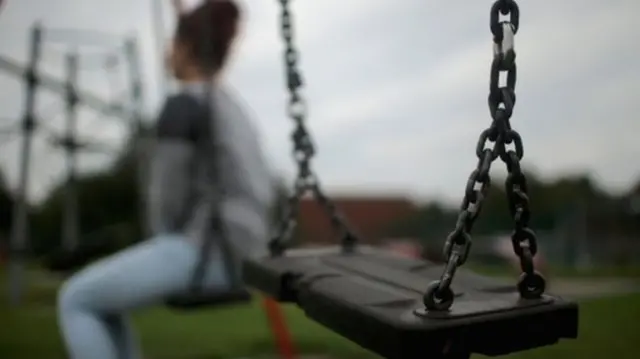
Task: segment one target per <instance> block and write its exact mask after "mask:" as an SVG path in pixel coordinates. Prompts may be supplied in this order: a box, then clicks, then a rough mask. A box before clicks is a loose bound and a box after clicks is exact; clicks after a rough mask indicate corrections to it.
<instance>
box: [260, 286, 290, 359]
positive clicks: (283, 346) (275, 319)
mask: <svg viewBox="0 0 640 359" xmlns="http://www.w3.org/2000/svg"><path fill="white" fill-rule="evenodd" d="M262 305H263V306H264V310H265V312H266V314H267V319H268V320H269V326H270V327H271V333H272V334H273V337H274V340H275V342H276V347H277V349H278V353H279V354H280V358H282V359H296V358H297V354H296V351H295V348H294V346H293V340H292V338H291V333H289V328H288V327H287V322H286V320H285V317H284V313H283V312H282V308H280V304H278V302H276V301H275V300H273V299H272V298H269V297H264V299H263V300H262Z"/></svg>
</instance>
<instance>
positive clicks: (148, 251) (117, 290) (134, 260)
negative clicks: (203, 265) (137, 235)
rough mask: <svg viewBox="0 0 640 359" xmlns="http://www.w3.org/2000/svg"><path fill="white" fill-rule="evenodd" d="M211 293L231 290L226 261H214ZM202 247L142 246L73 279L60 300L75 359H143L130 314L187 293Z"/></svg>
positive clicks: (155, 242)
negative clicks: (216, 290) (216, 289)
mask: <svg viewBox="0 0 640 359" xmlns="http://www.w3.org/2000/svg"><path fill="white" fill-rule="evenodd" d="M212 257H214V258H212V260H211V264H210V267H209V270H208V274H207V276H206V279H205V285H206V286H207V288H216V287H217V288H220V289H224V288H226V287H227V286H228V282H227V278H226V275H225V270H224V265H223V262H222V261H221V260H220V258H219V257H216V256H212ZM198 258H199V247H198V246H196V245H194V244H192V243H189V242H187V241H186V240H185V239H184V238H183V237H181V236H177V235H167V236H160V237H157V238H154V239H151V240H148V241H145V242H141V243H139V244H137V245H135V246H133V247H131V248H127V249H125V250H123V251H121V252H119V253H116V254H114V255H112V256H110V257H108V258H105V259H102V260H100V261H98V262H96V263H94V264H92V265H90V266H88V267H87V268H85V269H83V270H82V271H80V272H78V273H77V274H75V275H74V276H73V277H71V278H70V279H69V280H68V281H67V282H66V283H64V285H63V286H62V288H61V290H60V293H59V297H58V316H59V323H60V328H61V331H62V336H63V338H64V341H65V344H66V347H67V351H68V354H69V357H70V358H71V359H140V358H141V353H140V349H139V347H138V345H137V340H136V338H135V336H134V333H133V330H132V328H131V323H130V321H129V318H128V317H127V314H128V313H129V312H130V311H131V310H134V309H137V308H141V307H145V306H149V305H153V304H159V303H161V302H162V301H163V300H164V299H165V298H166V297H168V296H170V295H172V294H176V293H181V292H183V291H185V290H186V289H187V287H188V285H189V283H190V279H191V276H192V274H193V271H194V267H195V265H196V263H197V261H198Z"/></svg>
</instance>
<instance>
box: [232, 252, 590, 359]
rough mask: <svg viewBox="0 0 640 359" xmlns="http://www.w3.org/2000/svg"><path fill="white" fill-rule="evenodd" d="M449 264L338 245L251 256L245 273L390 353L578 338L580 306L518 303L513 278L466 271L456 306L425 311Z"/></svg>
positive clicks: (496, 350)
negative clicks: (429, 291) (430, 288)
mask: <svg viewBox="0 0 640 359" xmlns="http://www.w3.org/2000/svg"><path fill="white" fill-rule="evenodd" d="M442 270H443V267H442V266H441V265H437V264H434V263H431V262H426V261H422V260H413V259H407V258H402V257H399V256H396V255H394V254H391V253H388V252H383V251H380V250H375V249H373V248H370V247H363V246H358V247H356V250H355V251H354V252H353V253H343V252H342V251H341V249H340V247H335V248H324V249H321V250H291V251H287V252H285V254H284V255H283V256H280V257H267V258H261V259H255V260H250V261H247V262H246V263H245V265H244V269H243V275H244V281H245V282H246V284H247V285H249V286H251V287H254V288H256V289H258V290H260V291H262V292H265V293H266V294H268V295H271V296H273V297H274V298H276V299H277V300H279V301H282V302H294V303H296V304H297V305H298V306H299V307H300V308H301V309H302V310H304V312H305V313H306V314H307V316H309V317H310V318H311V319H313V320H315V321H317V322H319V323H321V324H323V325H325V326H326V327H328V328H329V329H331V330H333V331H334V332H336V333H338V334H340V335H342V336H344V337H346V338H348V339H350V340H352V341H354V342H356V343H357V344H359V345H360V346H362V347H364V348H367V349H369V350H371V351H373V352H375V353H377V354H379V355H382V356H384V357H386V358H403V359H409V358H425V357H427V356H428V355H431V356H432V357H436V358H438V357H447V356H446V355H443V354H444V353H446V352H447V351H448V348H450V349H451V348H464V351H465V352H467V353H468V354H469V353H479V354H484V355H490V356H494V355H502V354H508V353H511V352H516V351H520V350H526V349H531V348H536V347H540V346H544V345H550V344H554V343H556V342H558V341H559V339H562V338H576V337H577V323H578V307H577V305H576V304H575V303H571V302H568V301H565V300H563V299H561V298H559V297H555V296H550V295H543V297H542V298H540V299H535V300H524V299H520V297H519V294H518V292H517V289H516V287H515V285H513V284H512V283H506V282H503V281H501V280H498V279H495V278H490V277H485V276H482V275H478V274H476V273H473V272H471V271H467V270H464V269H460V270H459V271H458V272H457V274H456V277H455V280H454V281H453V284H452V289H453V292H454V295H455V301H454V303H453V306H452V307H451V308H450V310H449V311H445V312H426V311H425V310H424V309H423V308H424V305H423V304H422V303H423V299H422V297H423V294H424V291H425V289H426V286H427V285H428V284H429V283H430V282H431V281H433V280H437V279H439V278H440V275H441V274H442ZM449 357H452V356H451V355H450V356H449ZM463 357H464V355H463Z"/></svg>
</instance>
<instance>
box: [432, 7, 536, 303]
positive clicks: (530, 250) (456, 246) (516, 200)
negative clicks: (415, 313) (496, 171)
mask: <svg viewBox="0 0 640 359" xmlns="http://www.w3.org/2000/svg"><path fill="white" fill-rule="evenodd" d="M500 15H503V16H509V19H508V20H505V21H500ZM519 26H520V10H519V8H518V4H517V3H516V1H515V0H496V1H495V2H494V3H493V5H492V7H491V12H490V28H491V33H492V34H493V43H494V44H493V55H494V56H493V61H492V63H491V72H490V83H489V98H488V104H489V111H490V113H491V117H492V119H493V120H492V123H491V126H490V127H489V128H487V129H486V130H484V131H483V132H482V133H481V134H480V139H479V141H478V143H477V146H476V156H477V157H478V165H477V167H476V169H475V170H474V171H473V172H472V173H471V175H470V176H469V180H468V181H467V186H466V189H465V194H464V197H463V200H462V205H461V208H460V214H459V216H458V220H457V222H456V226H455V229H454V230H453V231H452V232H451V233H450V234H449V236H448V237H447V239H446V241H445V244H444V256H445V258H447V265H446V266H445V269H444V272H443V274H442V276H441V278H440V280H438V281H435V282H433V283H431V284H430V285H429V286H428V288H427V291H426V293H425V295H424V298H423V301H424V304H425V306H426V308H427V310H440V311H442V310H448V309H449V308H450V307H451V305H452V304H453V300H454V295H453V291H452V290H451V288H450V286H451V283H452V281H453V278H454V276H455V272H456V270H457V268H458V267H460V266H462V265H463V264H464V263H465V262H466V260H467V258H468V256H469V252H470V249H471V235H470V232H471V230H472V228H473V224H474V223H475V220H476V219H477V218H478V216H479V214H480V210H481V208H482V204H483V202H484V200H485V199H486V197H487V195H488V192H489V189H490V187H491V178H490V176H489V172H490V170H491V165H492V163H493V162H494V161H495V160H496V159H498V158H500V159H501V160H502V161H503V162H504V163H505V164H506V166H507V172H508V176H507V180H506V183H505V187H506V193H507V201H508V204H509V212H510V214H511V217H512V219H513V221H514V227H515V230H514V232H513V234H512V236H511V242H512V244H513V250H514V252H515V254H516V255H517V256H518V257H519V259H520V266H521V268H522V271H523V273H522V275H521V276H520V280H519V282H518V286H517V287H518V291H519V292H520V296H521V297H523V298H527V299H532V298H539V297H540V296H541V295H542V293H544V289H545V280H544V278H543V277H542V276H541V275H540V274H539V273H538V272H536V271H535V269H534V265H533V256H535V254H536V252H537V239H536V235H535V233H534V232H533V231H532V230H531V229H530V228H529V227H528V226H529V219H530V217H531V211H530V209H529V197H528V195H527V182H526V177H525V175H524V174H523V173H522V170H521V168H520V160H521V159H522V157H523V155H524V148H523V145H522V139H521V137H520V134H518V132H516V131H515V130H513V129H511V123H510V118H511V115H512V114H513V108H514V105H515V102H516V96H515V86H516V62H515V59H516V54H515V49H514V37H515V34H516V32H517V31H518V28H519ZM501 72H506V84H505V86H500V84H499V81H500V73H501ZM508 145H513V148H507V147H508Z"/></svg>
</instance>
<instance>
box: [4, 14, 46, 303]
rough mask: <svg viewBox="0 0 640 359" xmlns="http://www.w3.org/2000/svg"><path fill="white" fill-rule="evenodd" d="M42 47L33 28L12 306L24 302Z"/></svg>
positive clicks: (11, 273) (14, 227)
mask: <svg viewBox="0 0 640 359" xmlns="http://www.w3.org/2000/svg"><path fill="white" fill-rule="evenodd" d="M41 45H42V26H41V25H40V24H39V23H36V24H34V26H33V28H32V30H31V51H30V56H29V65H28V68H27V71H26V72H25V74H24V80H25V105H24V116H23V119H22V133H23V137H22V150H21V151H20V156H21V159H20V173H19V178H18V188H17V191H16V195H15V202H14V208H13V223H12V225H11V249H10V253H11V254H10V264H9V278H10V279H9V286H10V287H9V303H10V304H11V305H19V304H20V301H21V298H22V291H23V286H24V285H25V280H24V257H25V254H26V251H27V245H28V233H27V231H28V217H27V192H28V184H29V172H30V171H29V168H30V165H31V147H32V146H31V143H32V139H33V132H34V129H35V127H36V119H35V115H34V112H35V101H36V90H37V87H38V76H37V73H36V71H37V67H38V62H39V60H40V50H41Z"/></svg>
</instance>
